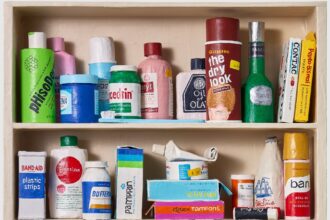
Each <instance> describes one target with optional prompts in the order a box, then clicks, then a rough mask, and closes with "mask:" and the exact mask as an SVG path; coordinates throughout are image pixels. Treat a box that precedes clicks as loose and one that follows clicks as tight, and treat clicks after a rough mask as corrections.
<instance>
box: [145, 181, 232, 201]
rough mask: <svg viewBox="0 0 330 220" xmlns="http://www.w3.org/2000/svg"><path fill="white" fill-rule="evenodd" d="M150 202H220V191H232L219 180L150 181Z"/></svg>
mask: <svg viewBox="0 0 330 220" xmlns="http://www.w3.org/2000/svg"><path fill="white" fill-rule="evenodd" d="M147 185H148V186H147V187H148V191H147V193H148V201H168V202H170V201H184V202H189V201H191V202H193V201H219V200H220V190H221V189H222V188H223V189H224V190H225V192H226V193H227V194H229V195H231V191H230V190H229V189H228V188H227V187H226V186H225V185H224V184H223V183H221V182H220V181H219V180H217V179H213V180H148V181H147Z"/></svg>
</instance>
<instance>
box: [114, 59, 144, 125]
mask: <svg viewBox="0 0 330 220" xmlns="http://www.w3.org/2000/svg"><path fill="white" fill-rule="evenodd" d="M109 102H110V110H111V111H114V112H115V113H116V118H128V119H129V118H141V80H140V77H139V75H138V74H137V68H136V67H135V66H132V65H115V66H112V67H111V79H110V81H109Z"/></svg>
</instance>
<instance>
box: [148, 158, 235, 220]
mask: <svg viewBox="0 0 330 220" xmlns="http://www.w3.org/2000/svg"><path fill="white" fill-rule="evenodd" d="M166 176H167V179H166V180H148V181H147V194H148V201H151V202H154V204H153V208H154V217H155V219H223V218H224V202H223V201H221V200H220V191H221V189H222V188H223V189H224V190H225V192H226V193H227V194H228V195H231V191H230V190H229V189H228V188H227V187H226V186H225V185H224V184H222V183H221V182H220V181H219V180H217V179H208V168H207V163H206V162H205V161H202V160H200V161H196V160H185V159H184V158H182V160H180V161H176V160H175V161H168V160H167V161H166Z"/></svg>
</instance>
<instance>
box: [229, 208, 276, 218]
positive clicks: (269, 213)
mask: <svg viewBox="0 0 330 220" xmlns="http://www.w3.org/2000/svg"><path fill="white" fill-rule="evenodd" d="M279 212H280V209H277V208H234V209H233V219H268V220H277V219H279Z"/></svg>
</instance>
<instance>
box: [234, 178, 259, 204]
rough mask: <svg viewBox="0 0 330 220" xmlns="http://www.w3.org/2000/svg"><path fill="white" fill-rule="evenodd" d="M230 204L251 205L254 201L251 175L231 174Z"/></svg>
mask: <svg viewBox="0 0 330 220" xmlns="http://www.w3.org/2000/svg"><path fill="white" fill-rule="evenodd" d="M231 183H232V192H233V197H232V199H233V200H232V204H233V208H235V207H248V208H251V207H253V201H254V194H253V188H254V176H253V175H231Z"/></svg>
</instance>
